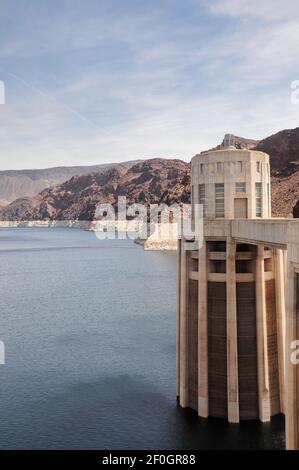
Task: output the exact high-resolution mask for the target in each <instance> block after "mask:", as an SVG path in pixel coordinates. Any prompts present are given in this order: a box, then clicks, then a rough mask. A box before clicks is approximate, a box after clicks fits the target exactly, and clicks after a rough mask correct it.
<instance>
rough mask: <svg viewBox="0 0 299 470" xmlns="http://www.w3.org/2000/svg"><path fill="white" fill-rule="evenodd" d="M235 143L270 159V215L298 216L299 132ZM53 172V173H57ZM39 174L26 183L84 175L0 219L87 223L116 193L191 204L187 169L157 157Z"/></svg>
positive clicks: (12, 207)
mask: <svg viewBox="0 0 299 470" xmlns="http://www.w3.org/2000/svg"><path fill="white" fill-rule="evenodd" d="M235 144H236V146H237V147H238V148H255V149H256V150H261V151H263V152H266V153H268V154H269V155H270V160H271V171H272V214H273V216H274V217H292V216H293V215H294V216H295V217H299V128H297V129H293V130H284V131H281V132H278V133H277V134H275V135H273V136H270V137H268V138H266V139H264V140H261V141H260V142H258V141H254V140H252V139H244V138H242V137H235ZM216 148H219V146H218V147H216ZM133 163H134V162H133ZM91 169H92V172H90V170H91ZM54 170H57V173H56V175H55V171H54ZM94 170H95V171H94ZM40 171H42V172H44V173H42V174H40V173H33V174H30V175H29V176H30V179H31V180H32V181H33V180H34V181H40V180H41V175H42V176H43V177H45V176H47V177H45V180H46V181H47V184H48V185H49V184H50V183H51V181H52V180H51V177H53V176H52V173H51V171H54V176H55V178H60V177H61V178H65V177H66V172H67V171H70V172H77V173H78V172H79V171H81V172H82V173H83V174H82V173H81V174H79V175H78V174H77V175H76V176H73V175H71V178H70V179H68V180H67V181H64V182H62V183H60V184H56V185H54V186H52V187H49V188H46V189H44V190H43V191H41V192H40V193H39V194H38V195H36V196H32V197H25V198H24V197H23V198H19V199H17V200H16V201H14V202H12V203H11V204H9V205H8V206H7V207H4V208H3V207H2V208H1V207H0V219H1V220H40V219H51V220H54V219H58V220H63V219H66V220H69V219H78V220H84V219H86V220H90V219H92V218H93V217H94V212H95V208H96V205H97V204H98V203H101V202H103V203H105V202H109V203H112V204H113V205H116V202H117V197H118V196H119V195H120V196H126V197H127V201H128V203H132V202H141V203H161V202H165V203H167V204H172V203H175V202H186V203H187V202H189V201H190V165H189V164H188V163H185V162H183V161H181V160H165V159H161V158H155V159H152V160H145V161H141V162H138V163H134V164H132V163H131V162H129V163H124V164H119V165H110V167H109V168H107V167H106V168H104V167H103V166H100V168H99V167H96V168H94V167H75V168H74V167H73V168H70V169H51V170H40ZM47 171H49V172H50V173H49V174H47ZM60 171H61V173H59V172H60ZM2 173H9V176H12V175H11V173H16V172H1V173H0V188H1V175H2ZM21 173H24V172H21ZM26 176H27V175H26ZM53 178H54V177H53ZM1 190H2V194H3V189H2V188H1ZM1 190H0V194H1ZM0 206H1V202H0Z"/></svg>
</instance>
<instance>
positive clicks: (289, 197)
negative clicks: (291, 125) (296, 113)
mask: <svg viewBox="0 0 299 470" xmlns="http://www.w3.org/2000/svg"><path fill="white" fill-rule="evenodd" d="M255 148H256V150H261V151H262V152H266V153H268V154H269V155H270V164H271V174H272V215H273V216H274V217H292V216H294V217H298V216H299V210H298V209H299V207H298V206H299V203H298V200H299V127H297V128H296V129H286V130H283V131H280V132H278V133H277V134H274V135H272V136H270V137H267V138H266V139H264V140H261V141H260V142H259V143H258V144H257V145H256V147H255Z"/></svg>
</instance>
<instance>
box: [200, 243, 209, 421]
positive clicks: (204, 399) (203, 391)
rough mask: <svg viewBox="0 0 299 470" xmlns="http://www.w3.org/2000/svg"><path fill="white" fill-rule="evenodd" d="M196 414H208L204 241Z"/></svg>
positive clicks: (204, 244)
mask: <svg viewBox="0 0 299 470" xmlns="http://www.w3.org/2000/svg"><path fill="white" fill-rule="evenodd" d="M198 263H199V273H198V415H199V416H201V417H202V418H207V417H208V416H209V390H208V308H207V307H208V306H207V259H206V242H205V241H204V242H203V245H202V247H201V248H200V249H199V252H198Z"/></svg>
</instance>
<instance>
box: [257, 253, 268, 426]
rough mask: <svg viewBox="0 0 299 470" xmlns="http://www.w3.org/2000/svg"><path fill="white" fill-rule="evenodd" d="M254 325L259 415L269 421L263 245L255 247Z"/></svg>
mask: <svg viewBox="0 0 299 470" xmlns="http://www.w3.org/2000/svg"><path fill="white" fill-rule="evenodd" d="M255 285H256V326H257V360H258V389H259V416H260V420H261V421H262V422H267V421H270V419H271V416H270V393H269V363H268V348H267V319H266V294H265V273H264V246H263V245H259V246H258V247H257V257H256V272H255Z"/></svg>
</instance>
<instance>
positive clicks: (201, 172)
mask: <svg viewBox="0 0 299 470" xmlns="http://www.w3.org/2000/svg"><path fill="white" fill-rule="evenodd" d="M200 174H201V175H203V163H201V164H200Z"/></svg>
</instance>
